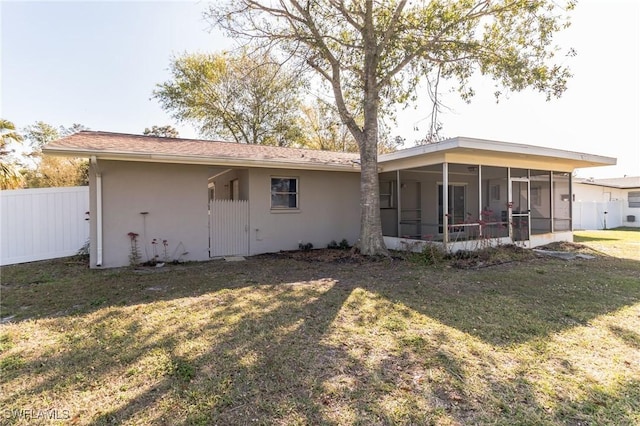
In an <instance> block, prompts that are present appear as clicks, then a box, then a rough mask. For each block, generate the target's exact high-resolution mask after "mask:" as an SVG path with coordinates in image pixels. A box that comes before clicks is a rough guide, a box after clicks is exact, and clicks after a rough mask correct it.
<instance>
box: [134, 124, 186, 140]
mask: <svg viewBox="0 0 640 426" xmlns="http://www.w3.org/2000/svg"><path fill="white" fill-rule="evenodd" d="M142 134H143V135H149V136H158V137H161V138H178V137H180V133H178V131H177V130H176V129H174V128H173V127H172V126H170V125H166V126H152V127H151V128H150V129H149V128H148V127H146V128H145V129H144V132H143V133H142Z"/></svg>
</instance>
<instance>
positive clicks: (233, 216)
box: [209, 200, 249, 257]
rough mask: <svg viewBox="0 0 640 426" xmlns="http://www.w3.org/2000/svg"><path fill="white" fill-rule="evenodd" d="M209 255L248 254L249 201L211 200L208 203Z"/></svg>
mask: <svg viewBox="0 0 640 426" xmlns="http://www.w3.org/2000/svg"><path fill="white" fill-rule="evenodd" d="M209 247H210V248H209V255H210V257H221V256H248V255H249V202H248V201H242V200H211V202H210V203H209Z"/></svg>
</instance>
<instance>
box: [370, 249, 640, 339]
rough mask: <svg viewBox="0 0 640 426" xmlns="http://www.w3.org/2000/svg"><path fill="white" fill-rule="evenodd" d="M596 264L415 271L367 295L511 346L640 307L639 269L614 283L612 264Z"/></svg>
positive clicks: (638, 265) (629, 264)
mask: <svg viewBox="0 0 640 426" xmlns="http://www.w3.org/2000/svg"><path fill="white" fill-rule="evenodd" d="M613 261H617V259H614V260H613ZM590 262H591V263H590ZM593 262H594V260H589V261H581V260H576V261H572V262H566V261H558V260H547V259H537V260H535V261H533V262H528V263H525V264H521V265H516V266H515V267H514V265H511V264H507V265H501V266H497V267H492V268H484V269H479V270H467V271H456V272H452V271H450V270H437V269H432V270H423V272H422V273H421V272H415V271H414V273H413V275H412V276H409V277H407V278H406V280H405V282H404V283H403V284H397V283H389V282H385V283H378V284H376V285H375V286H367V287H366V288H367V289H369V290H370V291H373V292H377V293H378V294H380V295H382V296H383V297H385V298H388V299H389V300H392V301H396V302H399V303H402V304H403V305H405V306H407V307H409V308H411V309H413V310H414V311H416V312H419V313H421V314H423V315H426V316H428V317H431V318H435V319H437V320H438V321H440V322H442V323H443V324H446V325H448V326H450V327H454V328H456V329H458V330H460V331H462V332H465V333H468V334H470V335H472V336H475V337H478V338H480V339H482V340H483V341H485V342H487V343H489V344H492V345H498V346H509V345H513V344H520V343H524V342H527V341H531V340H535V339H540V338H545V337H547V336H549V335H551V334H553V333H557V332H560V331H562V330H565V329H568V328H572V327H575V326H580V325H587V324H588V323H589V321H591V320H592V319H594V318H596V317H598V316H600V315H605V314H608V313H611V312H615V311H617V310H618V309H620V308H621V307H624V306H629V305H633V304H634V303H637V302H638V301H640V281H639V280H638V278H640V262H637V261H624V262H618V263H616V265H618V266H615V265H613V266H614V267H616V268H617V270H616V275H615V276H612V274H611V269H610V268H611V267H612V265H611V264H610V263H607V264H606V265H605V264H601V265H599V266H598V265H596V264H595V263H593ZM607 262H609V261H607ZM452 274H455V277H454V276H453V275H452Z"/></svg>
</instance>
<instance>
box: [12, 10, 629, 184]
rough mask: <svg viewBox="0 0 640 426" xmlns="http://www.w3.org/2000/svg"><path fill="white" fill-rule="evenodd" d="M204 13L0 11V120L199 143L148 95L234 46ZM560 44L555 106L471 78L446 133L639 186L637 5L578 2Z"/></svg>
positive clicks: (418, 133) (424, 112)
mask: <svg viewBox="0 0 640 426" xmlns="http://www.w3.org/2000/svg"><path fill="white" fill-rule="evenodd" d="M208 4H212V3H210V2H206V1H197V2H193V1H174V2H169V1H142V2H133V1H119V2H116V1H102V2H98V1H69V2H54V1H40V2H36V1H6V0H0V37H1V58H0V60H1V64H0V117H2V118H5V119H7V120H10V121H12V122H13V123H14V124H15V125H16V126H18V128H24V127H25V126H28V125H30V124H33V123H35V122H36V121H44V122H46V123H49V124H51V125H54V126H60V125H63V126H70V125H71V124H73V123H81V124H83V125H85V126H87V127H89V128H90V129H91V130H101V131H112V132H122V133H136V134H141V133H142V132H143V130H144V129H145V128H146V127H151V126H153V125H159V126H162V125H166V124H170V125H172V126H174V127H175V128H177V129H178V131H179V132H180V136H182V137H188V138H195V137H197V136H198V135H197V133H196V131H195V129H194V128H193V127H191V126H190V125H188V124H181V123H178V122H176V121H175V120H174V119H173V118H172V117H171V115H170V113H167V112H165V111H163V110H162V108H161V107H160V104H159V103H158V101H157V100H155V99H152V98H151V96H152V92H153V90H154V88H155V86H156V85H157V84H159V83H162V82H164V81H166V80H168V79H169V78H170V73H169V70H168V68H169V64H170V61H171V57H172V56H175V55H180V54H182V53H185V52H188V53H195V52H215V51H220V50H224V49H230V48H232V47H233V46H234V42H233V40H230V39H228V38H226V37H225V36H224V35H223V34H222V33H220V32H218V31H211V28H210V26H209V24H208V23H207V22H206V21H205V20H204V19H203V17H202V13H203V11H204V10H206V9H207V5H208ZM556 42H557V43H558V44H559V45H560V46H561V47H562V48H563V49H565V50H568V49H569V48H570V47H572V48H574V49H575V50H576V51H577V53H578V54H577V56H576V57H573V58H566V62H565V63H566V64H567V65H568V66H569V67H570V68H571V71H572V73H573V74H574V77H573V78H572V79H571V80H570V82H569V84H568V89H567V91H566V92H565V94H564V95H563V96H562V97H561V98H560V99H557V100H551V101H549V102H547V101H546V100H545V97H544V95H543V94H539V93H535V92H533V91H529V90H527V91H524V92H520V93H512V94H511V95H510V96H509V98H508V99H504V100H501V101H500V103H499V104H496V102H495V99H494V97H493V95H492V93H493V91H494V88H493V86H492V84H491V82H490V81H488V80H485V79H478V80H477V81H476V82H475V84H474V86H473V87H474V89H475V91H476V93H477V95H476V96H475V97H474V99H473V100H472V102H471V104H465V103H464V102H462V101H461V100H459V98H458V97H457V96H456V94H455V93H444V94H443V97H442V99H443V101H444V103H445V104H446V105H447V107H448V108H449V109H448V110H447V111H445V113H444V114H443V115H442V116H441V121H442V122H443V124H444V129H443V134H444V135H446V136H449V137H454V136H466V137H475V138H483V139H493V140H499V141H506V142H515V143H523V144H530V145H538V146H544V147H551V148H559V149H566V150H571V151H579V152H586V153H590V154H597V155H604V156H609V157H615V158H617V160H618V164H617V165H616V166H608V167H599V168H589V169H582V170H579V171H578V176H581V177H596V178H605V177H622V176H624V175H628V176H640V2H639V1H637V0H617V1H616V0H609V1H606V0H600V1H597V0H580V1H579V4H578V6H577V8H576V9H575V10H574V11H573V12H572V26H571V27H570V28H569V29H568V30H565V31H564V32H562V33H559V34H558V35H557V37H556ZM427 99H428V98H427V97H424V100H427ZM424 100H423V101H422V102H420V101H419V103H418V104H417V105H416V107H415V108H414V107H410V108H407V109H403V110H401V112H400V113H399V117H398V121H397V125H396V126H395V127H394V128H393V129H392V132H391V133H392V135H394V136H395V135H400V136H402V137H404V138H405V139H406V142H405V147H410V146H413V144H414V141H415V140H417V139H420V138H421V137H423V136H424V133H425V132H426V130H427V128H428V119H427V118H428V114H429V111H430V105H429V104H428V102H425V101H424Z"/></svg>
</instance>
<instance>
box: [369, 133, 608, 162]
mask: <svg viewBox="0 0 640 426" xmlns="http://www.w3.org/2000/svg"><path fill="white" fill-rule="evenodd" d="M456 149H472V150H478V151H484V152H500V153H509V154H516V155H530V156H536V157H548V158H557V159H561V160H565V161H566V162H567V163H569V164H571V166H572V167H574V168H586V167H601V166H612V165H615V164H616V163H617V160H616V159H615V158H613V157H605V156H601V155H594V154H586V153H582V152H576V151H566V150H560V149H555V148H545V147H540V146H533V145H523V144H516V143H511V142H500V141H492V140H486V139H474V138H467V137H456V138H453V139H448V140H445V141H442V142H439V143H435V144H428V145H420V146H416V147H412V148H407V149H405V150H401V151H396V152H392V153H389V154H384V155H381V156H380V158H379V162H380V164H381V165H384V164H385V163H388V162H392V161H395V160H402V159H405V158H409V157H415V156H421V155H429V154H433V153H436V152H443V151H453V150H456Z"/></svg>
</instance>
